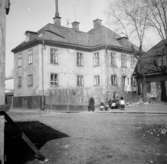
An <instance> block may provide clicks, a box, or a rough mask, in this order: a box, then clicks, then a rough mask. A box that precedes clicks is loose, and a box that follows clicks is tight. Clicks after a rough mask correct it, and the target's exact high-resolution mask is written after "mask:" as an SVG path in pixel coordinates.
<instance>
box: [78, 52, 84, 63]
mask: <svg viewBox="0 0 167 164" xmlns="http://www.w3.org/2000/svg"><path fill="white" fill-rule="evenodd" d="M77 66H83V54H82V53H81V52H77Z"/></svg>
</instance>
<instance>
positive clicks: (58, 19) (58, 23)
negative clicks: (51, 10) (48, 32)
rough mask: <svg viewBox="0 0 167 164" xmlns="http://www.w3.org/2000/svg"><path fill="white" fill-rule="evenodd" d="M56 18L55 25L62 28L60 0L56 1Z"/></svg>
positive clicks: (54, 19)
mask: <svg viewBox="0 0 167 164" xmlns="http://www.w3.org/2000/svg"><path fill="white" fill-rule="evenodd" d="M55 9H56V12H55V16H54V18H53V21H54V24H56V25H58V26H60V25H61V17H60V16H59V6H58V0H55Z"/></svg>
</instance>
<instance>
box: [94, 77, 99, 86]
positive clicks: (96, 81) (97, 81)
mask: <svg viewBox="0 0 167 164" xmlns="http://www.w3.org/2000/svg"><path fill="white" fill-rule="evenodd" d="M94 85H95V86H99V85H100V76H99V75H95V76H94Z"/></svg>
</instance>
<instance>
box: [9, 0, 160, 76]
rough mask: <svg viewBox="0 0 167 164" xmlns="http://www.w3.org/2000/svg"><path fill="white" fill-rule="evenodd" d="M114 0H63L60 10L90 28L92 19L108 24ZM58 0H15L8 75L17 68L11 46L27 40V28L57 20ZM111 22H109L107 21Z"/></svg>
mask: <svg viewBox="0 0 167 164" xmlns="http://www.w3.org/2000/svg"><path fill="white" fill-rule="evenodd" d="M110 1H111V0H59V13H60V16H61V17H62V24H63V25H64V26H67V25H68V26H70V25H69V24H68V22H69V23H71V22H72V21H74V20H77V21H79V22H80V29H81V30H83V31H88V30H89V29H90V28H92V25H93V23H92V20H94V19H96V18H100V19H102V20H103V24H104V25H106V24H107V20H106V15H105V12H106V10H107V7H108V3H109V2H110ZM54 14H55V0H12V1H11V10H10V13H9V15H8V16H7V38H6V39H7V40H6V41H7V42H6V48H7V52H6V53H7V56H6V60H7V61H6V62H7V75H9V74H10V72H11V70H12V68H13V54H12V53H11V49H12V48H14V47H15V46H17V45H18V44H19V43H20V42H22V41H23V40H24V38H25V37H24V32H25V31H26V30H32V31H37V30H39V29H40V28H41V27H42V26H44V25H45V24H47V23H52V22H53V19H52V18H53V17H54ZM107 25H108V24H107ZM158 41H159V40H158V37H157V36H156V35H155V33H152V32H151V33H149V34H148V35H147V39H146V41H145V47H146V49H149V48H150V47H152V46H153V45H154V44H156V43H157V42H158Z"/></svg>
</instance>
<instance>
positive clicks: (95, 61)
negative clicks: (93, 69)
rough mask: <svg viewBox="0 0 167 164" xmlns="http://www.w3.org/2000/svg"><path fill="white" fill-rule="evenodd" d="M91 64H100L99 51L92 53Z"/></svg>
mask: <svg viewBox="0 0 167 164" xmlns="http://www.w3.org/2000/svg"><path fill="white" fill-rule="evenodd" d="M93 65H94V66H99V65H100V55H99V52H96V53H94V56H93Z"/></svg>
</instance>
